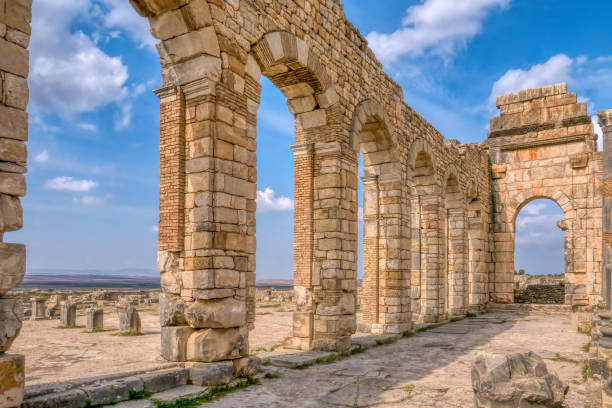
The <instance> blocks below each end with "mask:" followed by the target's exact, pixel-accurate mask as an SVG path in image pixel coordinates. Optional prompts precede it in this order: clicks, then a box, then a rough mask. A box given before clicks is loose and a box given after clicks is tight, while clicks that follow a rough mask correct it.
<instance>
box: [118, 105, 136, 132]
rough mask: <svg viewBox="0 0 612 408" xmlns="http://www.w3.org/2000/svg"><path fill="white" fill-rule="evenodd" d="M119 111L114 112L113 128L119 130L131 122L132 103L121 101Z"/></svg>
mask: <svg viewBox="0 0 612 408" xmlns="http://www.w3.org/2000/svg"><path fill="white" fill-rule="evenodd" d="M119 107H120V111H119V112H116V113H115V117H114V119H115V130H117V131H119V130H122V129H125V128H126V127H128V126H129V125H130V123H132V103H131V102H128V101H126V102H122V103H121V104H120V105H119Z"/></svg>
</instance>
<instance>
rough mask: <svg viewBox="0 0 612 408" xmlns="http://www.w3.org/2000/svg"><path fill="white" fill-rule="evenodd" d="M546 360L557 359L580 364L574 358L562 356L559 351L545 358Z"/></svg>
mask: <svg viewBox="0 0 612 408" xmlns="http://www.w3.org/2000/svg"><path fill="white" fill-rule="evenodd" d="M547 360H550V361H559V362H563V363H572V364H580V361H578V360H574V359H572V358H567V357H563V356H561V354H559V353H555V357H553V358H547Z"/></svg>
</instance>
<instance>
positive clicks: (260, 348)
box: [255, 347, 268, 353]
mask: <svg viewBox="0 0 612 408" xmlns="http://www.w3.org/2000/svg"><path fill="white" fill-rule="evenodd" d="M260 351H268V349H267V348H265V347H257V348H256V349H255V352H256V353H258V352H260Z"/></svg>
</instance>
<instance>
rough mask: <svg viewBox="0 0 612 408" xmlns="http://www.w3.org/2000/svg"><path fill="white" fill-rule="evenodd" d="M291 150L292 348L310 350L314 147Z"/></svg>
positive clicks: (306, 145)
mask: <svg viewBox="0 0 612 408" xmlns="http://www.w3.org/2000/svg"><path fill="white" fill-rule="evenodd" d="M291 149H292V150H293V155H294V156H293V157H294V158H293V167H294V193H293V194H294V215H293V285H294V287H293V289H294V293H295V297H296V310H295V312H294V313H293V333H292V334H293V338H292V339H291V345H293V346H295V347H300V348H302V349H304V350H309V349H310V348H312V335H313V325H314V312H315V310H314V297H313V279H312V271H313V269H312V266H313V265H312V264H313V256H314V252H313V245H314V237H313V230H314V225H313V222H314V221H313V194H314V186H313V183H314V179H313V172H314V144H312V143H306V144H302V145H295V146H292V147H291Z"/></svg>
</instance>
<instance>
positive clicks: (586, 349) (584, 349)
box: [580, 343, 591, 353]
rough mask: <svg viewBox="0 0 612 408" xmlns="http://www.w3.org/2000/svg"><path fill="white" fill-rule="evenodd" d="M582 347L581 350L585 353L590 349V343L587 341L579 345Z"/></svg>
mask: <svg viewBox="0 0 612 408" xmlns="http://www.w3.org/2000/svg"><path fill="white" fill-rule="evenodd" d="M580 348H581V349H582V351H584V352H585V353H588V352H589V351H591V343H587V344H585V345H584V346H582V347H580Z"/></svg>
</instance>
